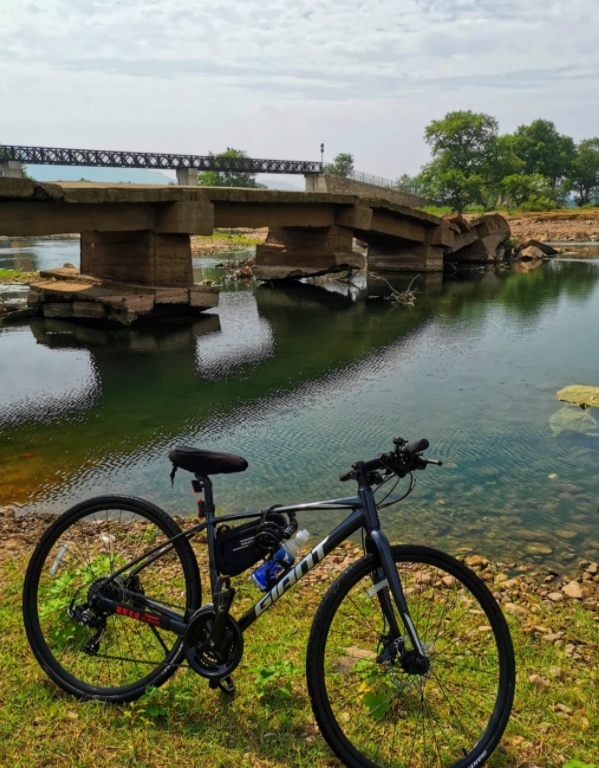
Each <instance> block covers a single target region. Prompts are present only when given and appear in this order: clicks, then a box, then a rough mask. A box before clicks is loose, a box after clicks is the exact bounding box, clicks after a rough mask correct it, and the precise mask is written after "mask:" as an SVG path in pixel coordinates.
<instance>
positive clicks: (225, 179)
mask: <svg viewBox="0 0 599 768" xmlns="http://www.w3.org/2000/svg"><path fill="white" fill-rule="evenodd" d="M209 154H210V157H216V158H217V159H218V158H223V159H226V158H242V159H243V158H247V157H248V154H247V152H244V151H243V150H241V149H232V148H231V147H227V151H226V152H221V153H220V154H218V155H214V154H213V153H212V152H210V153H209ZM198 186H200V187H254V188H258V189H266V187H265V185H264V184H258V183H257V182H256V174H255V173H247V172H243V171H204V172H203V173H199V174H198Z"/></svg>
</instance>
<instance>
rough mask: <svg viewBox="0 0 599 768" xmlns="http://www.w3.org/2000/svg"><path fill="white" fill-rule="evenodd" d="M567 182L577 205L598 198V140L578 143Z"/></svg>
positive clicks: (585, 203) (586, 203)
mask: <svg viewBox="0 0 599 768" xmlns="http://www.w3.org/2000/svg"><path fill="white" fill-rule="evenodd" d="M568 181H569V182H570V188H571V189H573V190H574V191H575V193H576V195H577V197H578V205H588V204H589V203H591V202H593V200H594V199H595V198H596V197H598V196H599V139H585V140H584V141H581V142H580V144H579V145H578V147H577V148H576V156H575V158H574V162H573V163H572V170H571V172H570V176H569V179H568Z"/></svg>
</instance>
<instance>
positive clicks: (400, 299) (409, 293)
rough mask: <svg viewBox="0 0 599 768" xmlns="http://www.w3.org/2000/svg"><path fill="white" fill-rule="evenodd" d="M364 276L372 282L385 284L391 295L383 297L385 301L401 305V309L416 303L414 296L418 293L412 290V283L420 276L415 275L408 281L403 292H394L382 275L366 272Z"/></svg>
mask: <svg viewBox="0 0 599 768" xmlns="http://www.w3.org/2000/svg"><path fill="white" fill-rule="evenodd" d="M366 276H367V277H371V278H373V279H374V280H382V281H383V282H384V283H387V285H388V286H389V289H390V291H391V294H390V295H389V296H385V299H386V300H387V301H390V302H391V303H392V304H397V305H401V306H403V307H413V306H414V304H415V303H416V294H417V293H418V291H417V290H416V289H415V288H412V285H414V282H415V281H416V280H418V278H419V277H420V275H416V277H414V278H413V279H412V280H411V281H410V284H409V285H408V287H407V288H406V290H405V291H396V290H395V288H394V287H393V286H392V285H391V283H390V282H389V281H388V280H387V279H386V278H385V277H382V275H379V274H378V273H376V272H366Z"/></svg>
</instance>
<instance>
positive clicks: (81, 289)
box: [27, 268, 218, 325]
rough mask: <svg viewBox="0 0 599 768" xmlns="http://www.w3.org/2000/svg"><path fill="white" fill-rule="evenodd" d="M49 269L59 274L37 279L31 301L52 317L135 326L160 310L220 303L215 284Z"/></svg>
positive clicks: (195, 309) (192, 308)
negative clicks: (151, 282)
mask: <svg viewBox="0 0 599 768" xmlns="http://www.w3.org/2000/svg"><path fill="white" fill-rule="evenodd" d="M45 272H46V273H48V272H50V273H55V274H56V277H50V278H49V277H43V278H41V279H39V280H35V281H34V282H33V283H32V284H31V285H30V290H29V294H28V297H27V303H28V305H29V307H30V308H31V310H32V311H36V312H37V313H38V314H43V315H44V316H45V317H48V318H62V319H81V320H86V321H88V320H110V321H113V322H115V323H119V324H120V325H131V324H132V323H134V322H135V321H136V320H138V319H139V318H140V317H144V316H148V315H152V314H153V313H154V312H155V311H158V310H159V313H160V314H161V315H164V314H189V313H192V314H195V313H198V312H203V311H204V310H206V309H210V308H211V307H215V306H217V305H218V289H217V288H215V287H214V286H208V285H194V286H191V287H185V288H170V287H161V286H148V285H135V284H131V283H123V282H118V281H111V280H99V279H98V278H93V277H90V276H89V275H81V274H79V272H78V270H74V269H70V268H60V269H58V270H45ZM57 277H58V278H59V279H57Z"/></svg>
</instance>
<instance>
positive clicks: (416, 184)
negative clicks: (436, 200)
mask: <svg viewBox="0 0 599 768" xmlns="http://www.w3.org/2000/svg"><path fill="white" fill-rule="evenodd" d="M395 189H397V191H398V192H403V194H404V195H420V194H421V193H422V182H421V180H420V178H419V177H418V176H408V174H407V173H404V174H403V176H400V177H399V179H397V181H396V182H395Z"/></svg>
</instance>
